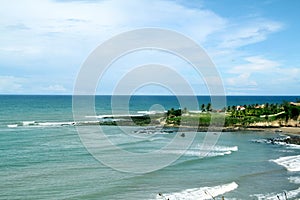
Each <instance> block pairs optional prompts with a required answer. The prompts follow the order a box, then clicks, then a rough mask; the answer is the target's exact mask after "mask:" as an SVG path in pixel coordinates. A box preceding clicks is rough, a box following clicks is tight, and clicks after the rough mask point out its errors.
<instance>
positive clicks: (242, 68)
mask: <svg viewBox="0 0 300 200" xmlns="http://www.w3.org/2000/svg"><path fill="white" fill-rule="evenodd" d="M244 60H245V61H246V64H242V65H237V66H234V67H232V68H231V69H230V70H229V73H233V74H240V73H243V74H245V73H248V74H251V73H265V72H270V71H271V70H274V69H276V68H277V67H279V66H280V65H281V64H280V63H278V62H276V61H272V60H269V59H265V58H263V57H261V56H251V57H246V58H244Z"/></svg>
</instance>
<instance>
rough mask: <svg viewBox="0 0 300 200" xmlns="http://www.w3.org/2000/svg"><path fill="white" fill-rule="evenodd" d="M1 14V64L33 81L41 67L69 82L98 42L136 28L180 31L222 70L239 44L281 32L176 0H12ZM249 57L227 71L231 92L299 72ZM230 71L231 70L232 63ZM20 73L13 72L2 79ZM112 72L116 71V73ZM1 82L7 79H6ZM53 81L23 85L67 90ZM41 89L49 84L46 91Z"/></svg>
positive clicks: (268, 23) (18, 86) (266, 22)
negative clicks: (205, 50) (25, 73)
mask: <svg viewBox="0 0 300 200" xmlns="http://www.w3.org/2000/svg"><path fill="white" fill-rule="evenodd" d="M0 13H1V16H2V17H1V18H0V23H1V27H0V37H1V44H0V52H1V54H0V60H2V63H5V64H6V65H7V66H9V65H12V66H14V69H17V68H18V67H19V68H25V67H26V68H27V69H26V70H27V71H28V72H29V73H30V72H31V73H32V75H33V77H37V76H38V75H36V74H34V73H35V71H34V70H35V69H37V68H40V67H43V68H44V69H45V73H49V72H51V73H57V74H58V73H61V72H64V73H65V74H66V75H65V76H68V77H70V74H72V75H74V74H75V73H76V72H77V71H78V68H79V67H80V65H81V64H82V63H83V61H84V59H86V56H87V55H88V54H89V53H90V52H91V50H93V49H94V48H95V47H96V46H97V45H99V44H100V43H101V42H103V41H104V40H106V39H109V38H110V37H112V36H113V35H116V34H118V33H120V32H122V31H127V30H131V29H134V28H142V27H161V28H167V29H171V30H175V31H178V32H181V33H183V34H185V35H187V36H189V37H191V38H192V39H193V40H195V41H197V42H198V43H199V44H200V45H202V44H204V45H205V48H208V49H211V50H210V51H209V53H212V54H213V55H214V59H216V60H221V61H225V62H222V63H221V64H222V65H227V64H228V62H230V60H232V59H231V57H233V58H234V57H237V59H240V58H241V57H242V56H244V54H243V53H244V52H242V51H240V50H239V49H240V47H243V46H246V45H250V44H255V43H258V42H262V41H264V40H266V39H268V36H269V35H270V34H272V33H275V32H278V31H280V30H282V29H283V28H284V25H283V24H282V23H280V22H277V21H273V20H270V19H264V18H258V17H257V16H252V17H249V18H247V19H246V20H245V19H243V20H240V19H239V20H237V21H235V20H233V19H227V18H225V17H221V16H220V15H218V14H217V13H215V12H213V11H211V10H208V9H206V8H204V7H200V8H199V7H198V8H191V7H185V6H184V5H183V4H180V3H178V2H176V1H146V0H145V1H143V0H131V1H118V0H111V1H51V0H45V1H35V0H24V1H16V0H12V1H7V2H5V3H3V4H2V5H1V7H0ZM172 42H173V41H172ZM175 44H176V43H175ZM241 52H242V53H241ZM245 54H246V55H247V56H246V57H245V60H244V63H243V64H240V65H235V66H234V67H232V68H231V69H229V70H228V69H225V70H227V71H226V73H225V74H223V75H224V77H225V78H224V79H225V81H224V82H225V83H226V84H227V85H229V86H232V87H231V88H233V87H234V86H236V85H240V87H239V88H240V89H241V90H242V89H245V88H248V89H249V88H252V89H253V88H257V87H259V86H260V80H259V78H258V77H256V76H255V75H256V74H257V73H258V74H264V73H268V74H271V75H272V74H274V73H277V74H279V73H282V74H285V76H286V77H287V79H288V78H291V77H292V78H293V79H297V77H296V76H295V74H297V75H299V74H300V73H299V70H297V68H294V69H290V70H289V71H291V74H289V73H286V70H283V68H282V67H280V63H279V62H276V61H272V60H268V59H265V58H263V56H251V55H252V53H251V52H247V53H245ZM210 55H211V54H210ZM249 55H250V56H249ZM228 58H229V59H228ZM226 59H227V60H226ZM142 61H143V60H142ZM226 62H227V63H226ZM0 64H1V63H0ZM130 64H131V63H130ZM171 64H173V63H171ZM177 64H178V63H177ZM174 65H176V63H175V64H174ZM228 66H232V63H230V65H228ZM218 67H219V66H218ZM7 68H8V67H7ZM54 68H55V69H54ZM219 68H220V67H219ZM6 70H7V69H6ZM26 70H24V71H26ZM30 70H31V71H30ZM117 70H119V71H120V69H116V70H115V72H118V71H117ZM184 70H185V69H184ZM222 70H223V69H222ZM20 71H21V70H20ZM185 72H186V74H183V75H185V77H187V78H189V79H190V80H193V79H195V76H194V74H192V73H190V74H189V73H188V72H187V71H185ZM15 73H16V72H15V71H9V72H8V73H5V74H15ZM112 74H113V75H115V74H118V73H114V72H113V71H112ZM56 76H57V75H53V74H51V75H49V77H56ZM270 77H271V76H270ZM75 78H76V77H73V78H70V81H69V82H68V83H65V82H63V84H64V85H67V86H68V87H67V88H71V87H69V86H70V85H71V84H72V83H73V82H74V80H75ZM196 78H197V77H196ZM10 81H11V83H12V84H11V87H9V86H6V88H7V89H6V91H7V92H9V91H8V89H9V88H11V93H13V92H14V91H17V90H23V91H25V90H24V86H22V84H23V82H22V81H21V80H18V79H17V78H15V79H13V78H12V80H10ZM108 81H110V82H107V83H106V84H107V85H108V88H109V85H110V86H112V85H113V84H111V83H112V82H113V81H112V79H110V80H108ZM4 82H9V78H6V80H5V81H4ZM56 82H60V81H57V80H55V81H53V80H52V79H50V78H49V79H48V80H39V79H38V78H37V79H36V80H35V81H31V84H33V83H34V84H35V85H40V87H35V86H34V85H31V86H30V83H29V82H27V85H26V86H27V87H26V88H31V89H30V92H42V93H44V92H47V91H49V92H53V93H62V92H69V90H67V89H66V88H65V87H64V86H63V85H60V84H56ZM0 83H1V82H0ZM60 83H61V82H60ZM2 85H4V83H2ZM8 85H9V84H8ZM41 85H43V86H45V85H46V87H44V88H42V87H41ZM1 88H4V87H0V89H1ZM13 88H15V89H13ZM1 91H2V92H3V91H4V89H1V90H0V92H1Z"/></svg>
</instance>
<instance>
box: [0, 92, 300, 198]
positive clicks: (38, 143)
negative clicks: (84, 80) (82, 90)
mask: <svg viewBox="0 0 300 200" xmlns="http://www.w3.org/2000/svg"><path fill="white" fill-rule="evenodd" d="M15 98H16V97H15ZM18 98H19V97H18ZM45 98H46V97H44V99H43V98H42V100H40V98H38V99H35V100H32V99H31V100H28V99H27V100H25V101H23V104H22V105H20V102H19V103H18V101H16V99H14V100H11V104H12V103H14V104H15V106H12V105H11V104H9V102H10V101H6V106H3V105H4V102H5V101H1V103H2V106H1V113H2V114H3V113H6V116H3V115H1V120H0V199H163V197H162V195H163V196H165V197H167V198H169V199H211V196H217V197H218V199H221V196H222V195H223V196H225V198H226V199H277V195H278V196H280V197H281V199H284V196H283V195H284V192H286V194H287V195H288V198H289V199H299V198H300V181H299V177H300V172H299V166H300V159H299V155H300V148H298V146H289V145H282V144H276V145H272V144H266V143H264V142H263V141H264V140H263V139H266V138H271V137H278V136H279V135H277V134H267V133H262V132H235V133H230V132H229V133H222V135H221V136H220V138H219V140H218V142H217V144H216V145H215V146H214V147H213V149H212V151H210V152H209V153H208V154H207V156H206V157H204V158H203V157H201V156H199V155H202V154H201V150H200V147H201V144H202V142H203V138H204V137H205V134H206V133H197V134H196V137H195V139H194V140H193V141H194V142H193V144H192V145H191V146H190V147H189V149H187V150H186V149H181V148H173V149H171V150H170V149H168V150H165V151H161V154H162V156H165V155H167V156H168V155H170V156H173V155H178V156H180V155H182V156H181V157H180V158H179V159H178V160H176V161H175V162H173V163H171V164H170V165H169V166H167V167H165V168H162V169H159V170H157V171H153V172H150V173H145V174H135V173H124V172H119V171H117V170H115V169H112V168H110V167H107V166H105V165H104V164H102V163H101V162H99V161H98V160H96V159H95V158H94V157H93V156H92V155H91V154H90V153H89V152H88V151H87V149H86V148H85V147H84V145H83V143H82V142H81V140H80V137H79V135H78V133H77V131H76V126H73V125H72V124H66V123H65V122H72V113H70V112H71V106H70V101H69V100H70V99H67V100H66V99H65V100H62V99H59V98H58V100H56V99H55V98H54V99H52V97H49V98H50V99H48V100H47V98H46V99H45ZM19 101H20V99H19ZM34 101H35V103H33V102H34ZM42 105H47V106H45V107H43V106H42ZM35 106H36V107H35ZM145 109H147V108H145ZM21 110H22V111H21ZM99 110H101V109H99ZM104 114H107V113H104ZM23 121H27V122H28V121H34V123H27V124H26V123H25V125H24V124H23V123H22V122H23ZM62 122H63V123H62ZM36 123H50V124H47V125H44V126H41V125H37V124H36ZM9 124H18V126H17V127H8V126H7V125H9ZM102 128H103V130H104V132H105V136H106V137H107V138H108V139H109V141H111V143H112V144H114V145H115V146H118V147H119V148H121V149H122V150H125V151H128V152H134V153H142V154H143V153H147V152H152V151H155V150H159V149H161V148H162V147H164V146H166V145H167V144H169V143H170V142H171V141H172V140H173V139H174V138H175V137H178V135H177V136H176V133H175V132H174V133H170V134H160V133H159V132H158V133H156V134H151V135H146V134H144V135H143V134H139V135H136V134H134V131H135V130H139V129H140V127H122V128H123V129H124V130H126V131H127V132H126V133H124V132H123V131H122V130H121V129H119V128H118V127H114V126H107V127H102ZM86 130H87V131H88V130H89V127H87V129H86ZM128 133H131V134H128ZM95 134H97V133H95ZM185 134H186V137H185V138H182V140H184V139H186V138H188V137H189V134H191V133H185ZM257 141H258V142H257ZM100 150H101V152H103V154H106V155H114V156H116V154H113V151H114V150H113V149H110V148H105V149H100ZM126 159H130V158H127V157H121V156H119V157H117V161H118V162H119V164H120V165H122V164H123V163H125V162H126ZM152 163H153V165H155V164H157V163H158V162H157V161H156V160H153V161H152ZM132 164H133V165H134V164H135V163H132ZM159 193H161V194H162V195H161V196H160V195H158V194H159Z"/></svg>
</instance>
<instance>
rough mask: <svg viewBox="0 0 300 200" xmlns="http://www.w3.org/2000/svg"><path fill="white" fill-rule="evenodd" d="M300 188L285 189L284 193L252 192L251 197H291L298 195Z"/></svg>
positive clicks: (265, 199) (271, 199)
mask: <svg viewBox="0 0 300 200" xmlns="http://www.w3.org/2000/svg"><path fill="white" fill-rule="evenodd" d="M299 194H300V188H298V189H296V190H291V191H286V192H285V193H284V192H282V193H277V194H276V193H270V194H254V195H251V197H256V198H257V199H258V200H278V199H291V198H295V197H299Z"/></svg>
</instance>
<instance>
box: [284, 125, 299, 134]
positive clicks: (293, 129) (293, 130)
mask: <svg viewBox="0 0 300 200" xmlns="http://www.w3.org/2000/svg"><path fill="white" fill-rule="evenodd" d="M280 130H282V132H284V133H291V134H297V135H299V136H300V127H281V128H280Z"/></svg>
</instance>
